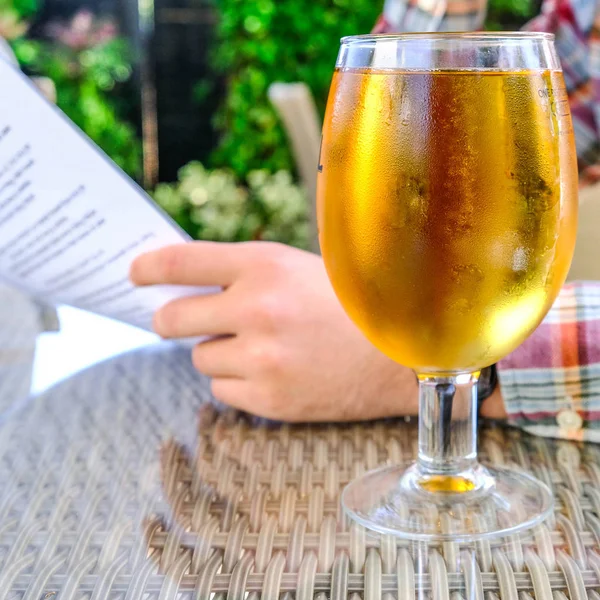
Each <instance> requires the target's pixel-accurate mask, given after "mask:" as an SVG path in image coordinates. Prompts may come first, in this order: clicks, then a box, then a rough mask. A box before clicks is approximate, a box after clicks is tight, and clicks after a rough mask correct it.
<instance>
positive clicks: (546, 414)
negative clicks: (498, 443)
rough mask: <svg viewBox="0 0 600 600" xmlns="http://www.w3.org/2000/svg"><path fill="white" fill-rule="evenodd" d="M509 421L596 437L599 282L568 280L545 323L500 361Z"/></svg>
mask: <svg viewBox="0 0 600 600" xmlns="http://www.w3.org/2000/svg"><path fill="white" fill-rule="evenodd" d="M498 376H499V379H500V385H501V388H502V397H503V398H504V405H505V407H506V412H507V413H508V415H509V420H510V422H511V423H513V424H515V425H517V426H519V427H522V428H524V429H526V430H528V431H530V432H531V433H535V434H538V435H545V436H551V437H562V438H570V439H577V440H587V441H593V442H600V282H579V283H575V284H570V285H566V286H564V287H563V289H562V290H561V293H560V295H559V297H558V299H557V300H556V302H555V303H554V306H553V307H552V309H551V310H550V312H549V313H548V315H547V316H546V318H545V319H544V321H543V323H542V324H541V325H540V326H539V327H538V328H537V329H536V331H535V332H534V333H533V335H531V337H529V338H528V339H527V340H526V341H525V342H524V343H523V344H522V345H521V346H520V347H519V348H518V349H517V350H515V352H513V353H512V354H510V355H509V356H507V357H506V358H505V359H504V360H502V361H500V363H498Z"/></svg>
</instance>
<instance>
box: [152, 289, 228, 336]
mask: <svg viewBox="0 0 600 600" xmlns="http://www.w3.org/2000/svg"><path fill="white" fill-rule="evenodd" d="M237 311H238V306H237V304H236V303H235V302H234V300H233V299H232V298H231V297H230V296H229V294H228V292H227V291H225V292H221V293H218V294H207V295H205V296H188V297H184V298H178V299H177V300H173V301H172V302H169V303H168V304H165V306H163V307H162V308H160V309H159V310H158V311H157V312H156V313H155V315H154V319H153V327H154V331H155V332H156V333H157V334H158V335H160V336H161V337H163V338H166V339H178V338H186V337H199V336H205V335H208V336H213V335H235V334H236V333H237V331H236V321H235V314H237Z"/></svg>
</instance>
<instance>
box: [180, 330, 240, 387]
mask: <svg viewBox="0 0 600 600" xmlns="http://www.w3.org/2000/svg"><path fill="white" fill-rule="evenodd" d="M240 346H241V344H240V342H239V340H238V338H235V337H231V338H224V339H219V340H212V341H209V342H204V343H202V344H198V345H197V346H195V347H194V349H193V350H192V362H193V363H194V367H196V369H198V371H200V373H203V374H204V375H207V376H208V377H213V378H217V377H218V378H223V377H224V378H231V379H232V381H238V380H239V381H241V380H243V378H244V376H245V374H246V373H245V371H244V361H243V360H242V351H241V348H240Z"/></svg>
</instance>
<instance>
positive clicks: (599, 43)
mask: <svg viewBox="0 0 600 600" xmlns="http://www.w3.org/2000/svg"><path fill="white" fill-rule="evenodd" d="M486 4H487V0H386V2H385V5H384V11H383V15H382V16H381V18H380V19H379V21H378V23H377V25H376V27H375V31H376V32H381V33H385V32H394V31H467V30H476V29H480V28H481V27H482V26H483V22H484V18H485V11H486ZM599 7H600V0H544V2H543V5H542V11H541V14H540V16H539V17H537V18H536V19H534V20H533V21H531V22H530V23H528V24H527V25H526V27H525V29H528V30H533V31H547V32H550V33H554V35H555V37H556V49H557V52H558V55H559V57H560V60H561V64H562V67H563V73H564V77H565V83H566V86H567V91H568V93H569V101H570V105H571V111H572V115H573V126H574V129H575V134H576V144H577V157H578V161H579V168H580V181H581V183H582V184H583V185H585V184H588V183H593V182H596V181H600V125H599V124H600V10H599ZM498 376H499V380H500V385H501V388H502V396H503V398H504V404H505V408H506V411H507V413H508V415H509V421H510V422H511V423H512V424H514V425H516V426H519V427H522V428H523V429H526V430H527V431H530V432H531V433H534V434H538V435H544V436H551V437H562V438H570V439H577V440H589V441H594V442H600V282H599V283H592V282H585V283H576V284H572V285H566V286H565V287H564V288H563V289H562V291H561V293H560V295H559V297H558V299H557V301H556V302H555V304H554V306H553V307H552V309H551V310H550V312H549V314H548V315H547V317H546V319H545V320H544V322H543V323H542V324H541V325H540V327H538V329H537V330H536V331H535V332H534V333H533V334H532V335H531V337H530V338H529V339H528V340H526V341H525V343H524V344H523V345H522V346H521V347H519V348H518V349H517V350H516V351H515V352H513V353H512V354H511V355H509V356H508V357H506V358H505V359H504V360H502V361H501V362H500V363H499V364H498Z"/></svg>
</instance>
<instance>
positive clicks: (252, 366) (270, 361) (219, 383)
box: [131, 242, 417, 421]
mask: <svg viewBox="0 0 600 600" xmlns="http://www.w3.org/2000/svg"><path fill="white" fill-rule="evenodd" d="M131 279H132V281H133V282H134V283H136V284H137V285H156V284H171V285H193V286H221V287H223V288H224V291H223V292H222V293H219V294H213V295H209V296H195V297H189V298H181V299H178V300H175V301H173V302H171V303H169V304H168V305H166V306H165V307H163V308H162V309H161V310H159V311H158V312H157V314H156V315H155V319H154V326H155V330H156V332H157V333H158V334H159V335H161V336H162V337H164V338H181V337H197V336H218V339H213V340H211V341H208V342H204V343H202V344H199V345H197V346H196V347H195V348H194V350H193V355H192V358H193V362H194V365H195V366H196V368H197V369H198V370H199V371H201V372H202V373H204V374H206V375H208V376H210V377H212V391H213V394H214V396H215V397H216V398H217V399H219V400H221V401H223V402H225V403H227V404H229V405H231V406H234V407H236V408H239V409H241V410H244V411H247V412H250V413H253V414H256V415H259V416H262V417H267V418H270V419H277V420H285V421H340V420H356V419H374V418H380V417H386V416H396V415H413V414H416V413H417V384H416V378H415V375H414V373H413V372H412V371H411V370H410V369H407V368H405V367H401V366H399V365H397V364H396V363H394V362H393V361H392V360H391V359H389V358H387V357H386V356H384V355H383V354H381V353H380V352H379V351H378V350H377V349H376V348H374V347H373V346H372V345H371V344H370V343H369V342H368V341H367V340H366V339H365V338H364V337H363V335H362V334H361V333H360V331H359V330H358V329H357V328H356V326H355V325H354V324H353V323H352V322H351V321H350V319H349V318H348V317H347V316H346V313H345V312H344V311H343V309H342V308H341V306H340V304H339V302H338V300H337V298H336V297H335V294H334V292H333V289H332V287H331V284H330V283H329V280H328V278H327V274H326V272H325V268H324V266H323V262H322V261H321V259H320V258H319V257H317V256H315V255H313V254H309V253H307V252H303V251H301V250H297V249H294V248H290V247H288V246H283V245H280V244H274V243H266V242H251V243H243V244H220V243H213V242H196V243H192V244H184V245H179V246H171V247H168V248H164V249H161V250H157V251H155V252H151V253H149V254H146V255H144V256H141V257H140V258H138V259H137V260H136V261H135V262H134V264H133V265H132V268H131Z"/></svg>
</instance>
